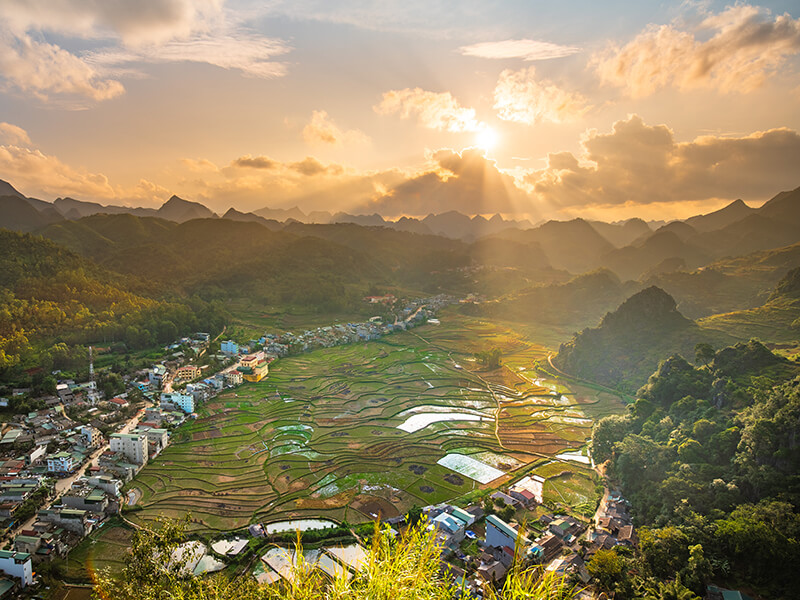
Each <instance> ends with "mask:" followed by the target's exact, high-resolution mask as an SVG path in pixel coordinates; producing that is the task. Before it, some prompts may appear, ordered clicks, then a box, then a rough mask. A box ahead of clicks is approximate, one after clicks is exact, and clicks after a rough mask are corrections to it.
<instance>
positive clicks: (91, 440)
mask: <svg viewBox="0 0 800 600" xmlns="http://www.w3.org/2000/svg"><path fill="white" fill-rule="evenodd" d="M81 435H82V436H83V438H84V440H85V442H86V447H87V448H99V447H100V446H102V445H103V434H102V433H100V430H99V429H97V428H95V427H92V426H91V425H83V426H81Z"/></svg>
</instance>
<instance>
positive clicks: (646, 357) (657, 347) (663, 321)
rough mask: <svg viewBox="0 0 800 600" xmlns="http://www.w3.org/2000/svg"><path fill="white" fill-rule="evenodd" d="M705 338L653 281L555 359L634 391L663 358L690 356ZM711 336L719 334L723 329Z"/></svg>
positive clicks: (568, 370)
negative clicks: (674, 354) (680, 355)
mask: <svg viewBox="0 0 800 600" xmlns="http://www.w3.org/2000/svg"><path fill="white" fill-rule="evenodd" d="M715 336H716V338H715ZM706 337H707V333H706V332H704V331H702V330H701V329H700V328H699V327H698V326H697V325H696V324H695V323H694V322H693V321H691V320H689V319H687V318H686V317H684V316H683V315H682V314H681V313H680V312H678V310H677V308H676V305H675V300H674V299H673V298H672V296H670V295H669V294H667V293H666V292H665V291H664V290H662V289H660V288H658V287H655V286H653V287H649V288H647V289H645V290H642V291H641V292H639V293H637V294H634V295H633V296H631V297H630V298H628V299H627V300H626V301H625V302H623V303H622V305H621V306H620V307H619V308H618V309H617V310H615V311H614V312H611V313H608V314H607V315H606V316H605V317H603V319H602V321H601V322H600V325H599V326H598V327H595V328H587V329H584V330H583V331H581V332H580V333H577V334H576V335H575V336H574V337H573V338H572V340H570V341H569V342H566V343H564V344H562V345H561V347H560V348H559V350H558V355H557V356H556V357H555V358H554V361H553V362H554V364H555V365H556V366H557V367H558V368H559V369H561V370H562V371H564V372H566V373H569V374H571V375H575V376H577V377H581V378H584V379H589V380H591V381H596V382H599V383H602V384H604V385H607V386H609V387H613V388H619V389H622V390H625V391H628V392H633V391H635V390H636V389H637V388H638V387H639V386H640V385H642V384H643V383H644V382H645V380H646V378H647V376H648V374H649V373H652V372H653V369H654V368H655V367H656V365H657V364H658V361H659V359H660V358H661V357H663V356H664V355H665V354H666V355H669V354H673V353H679V354H681V353H682V354H685V355H687V356H691V355H692V354H693V352H694V347H695V345H696V344H697V343H698V342H700V341H707V340H706ZM711 337H712V339H714V338H715V339H720V334H718V333H717V334H714V335H712V336H711Z"/></svg>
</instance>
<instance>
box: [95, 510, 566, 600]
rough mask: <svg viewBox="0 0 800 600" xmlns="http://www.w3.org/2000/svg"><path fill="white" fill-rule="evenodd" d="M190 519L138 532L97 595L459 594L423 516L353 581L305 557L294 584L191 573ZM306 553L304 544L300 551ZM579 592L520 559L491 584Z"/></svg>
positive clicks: (431, 599) (332, 599) (258, 599)
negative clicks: (182, 552)
mask: <svg viewBox="0 0 800 600" xmlns="http://www.w3.org/2000/svg"><path fill="white" fill-rule="evenodd" d="M185 524H186V523H185V522H179V521H164V520H160V521H158V522H157V524H156V527H155V529H154V530H148V529H141V530H138V531H137V532H136V533H135V534H134V537H133V542H132V553H131V557H130V560H129V561H128V564H127V565H126V567H125V569H124V571H123V574H122V576H121V577H119V578H111V577H108V576H107V575H106V574H104V573H98V574H97V582H96V588H95V596H94V597H95V598H97V599H102V600H111V599H113V600H161V599H163V598H170V599H172V600H206V599H207V600H228V599H230V600H323V599H324V600H451V599H454V598H457V597H458V595H459V594H458V592H459V590H458V587H456V586H452V585H451V583H450V581H449V579H448V578H447V577H446V575H444V574H443V573H441V571H440V563H439V556H440V552H441V548H440V547H439V546H437V545H436V543H435V540H434V537H435V536H434V533H433V532H429V531H427V530H426V525H427V523H426V522H424V521H422V522H420V524H419V525H418V526H416V527H412V528H410V529H409V530H408V531H406V533H405V535H403V536H402V538H401V539H400V540H399V541H395V540H394V539H393V536H391V535H390V534H389V531H388V529H387V530H385V531H381V530H378V529H376V530H375V532H374V535H373V536H372V544H371V547H370V549H369V551H368V561H367V563H366V566H365V567H364V568H363V570H361V571H360V572H358V573H356V574H355V575H354V576H353V577H352V578H349V577H348V574H346V572H344V571H343V572H341V573H340V574H339V575H338V576H337V577H336V578H335V579H333V580H331V579H329V578H328V577H327V576H325V575H324V574H323V573H322V572H321V571H319V570H317V569H316V568H315V567H314V566H313V565H309V564H307V563H304V562H303V560H302V558H299V560H298V561H297V563H296V564H295V565H294V571H293V577H292V579H291V582H285V583H283V584H280V585H275V586H262V585H259V584H257V583H256V582H255V580H254V579H252V578H251V577H249V576H245V577H227V576H224V575H217V576H211V577H201V578H200V577H192V576H191V575H189V576H187V575H185V564H184V563H183V562H182V561H180V560H173V561H170V560H166V559H165V557H170V556H173V555H174V553H175V550H176V549H177V548H178V546H179V545H180V543H181V542H182V541H184V539H185ZM297 550H298V552H297V553H296V554H297V556H298V557H302V552H300V551H299V550H301V548H297ZM576 591H577V590H576V589H575V588H573V587H571V586H569V585H568V584H567V583H566V582H565V581H564V580H563V579H561V578H560V577H558V576H556V575H553V574H549V575H545V576H542V573H541V571H540V570H538V569H524V568H522V566H521V565H519V564H517V566H516V568H515V569H513V570H512V571H511V572H510V574H509V576H508V578H507V579H506V583H505V585H504V586H503V587H502V588H501V589H499V590H494V589H492V590H491V591H490V592H489V596H488V597H489V598H490V599H492V600H517V599H519V600H522V599H525V600H570V599H571V598H573V597H574V595H575V593H576Z"/></svg>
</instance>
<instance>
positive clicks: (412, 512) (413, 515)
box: [406, 504, 422, 527]
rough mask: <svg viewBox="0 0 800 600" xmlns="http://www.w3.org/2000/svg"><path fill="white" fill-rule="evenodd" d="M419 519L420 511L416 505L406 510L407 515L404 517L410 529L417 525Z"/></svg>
mask: <svg viewBox="0 0 800 600" xmlns="http://www.w3.org/2000/svg"><path fill="white" fill-rule="evenodd" d="M421 518H422V509H421V508H420V507H419V506H417V505H416V504H415V505H414V506H412V507H411V508H410V509H409V510H408V515H407V516H406V519H407V520H408V525H409V526H410V527H414V526H415V525H416V524H417V523H419V521H420V519H421Z"/></svg>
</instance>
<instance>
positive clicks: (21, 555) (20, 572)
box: [0, 550, 33, 587]
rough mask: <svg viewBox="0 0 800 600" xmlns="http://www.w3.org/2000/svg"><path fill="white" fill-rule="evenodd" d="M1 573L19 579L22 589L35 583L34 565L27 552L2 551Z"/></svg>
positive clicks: (0, 551) (0, 557) (0, 552)
mask: <svg viewBox="0 0 800 600" xmlns="http://www.w3.org/2000/svg"><path fill="white" fill-rule="evenodd" d="M0 571H2V572H3V573H5V574H6V575H11V576H12V577H16V578H17V579H19V580H20V581H21V582H22V587H26V586H29V585H31V584H32V583H33V563H32V562H31V555H30V554H28V553H27V552H13V551H9V550H0Z"/></svg>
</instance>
